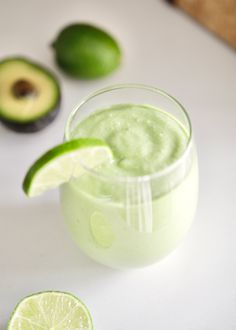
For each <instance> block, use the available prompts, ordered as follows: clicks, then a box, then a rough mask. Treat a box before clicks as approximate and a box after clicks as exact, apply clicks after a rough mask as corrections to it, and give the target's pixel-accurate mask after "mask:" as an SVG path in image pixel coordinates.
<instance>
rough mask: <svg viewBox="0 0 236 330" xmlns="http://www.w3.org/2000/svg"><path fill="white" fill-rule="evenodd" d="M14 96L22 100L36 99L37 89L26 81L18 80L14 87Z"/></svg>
mask: <svg viewBox="0 0 236 330" xmlns="http://www.w3.org/2000/svg"><path fill="white" fill-rule="evenodd" d="M12 93H13V95H14V96H15V97H16V98H18V99H20V98H34V97H36V96H37V95H38V91H37V89H36V87H35V86H34V85H33V84H32V83H31V82H30V81H28V80H26V79H19V80H17V81H16V82H15V83H14V84H13V86H12Z"/></svg>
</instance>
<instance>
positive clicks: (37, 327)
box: [7, 291, 93, 330]
mask: <svg viewBox="0 0 236 330" xmlns="http://www.w3.org/2000/svg"><path fill="white" fill-rule="evenodd" d="M42 298H49V299H51V300H52V299H54V298H56V304H55V306H50V304H49V305H47V299H46V303H45V304H44V306H43V305H42ZM58 298H64V299H67V300H68V302H69V311H68V313H66V315H64V316H63V318H62V317H61V312H63V310H64V308H63V309H61V310H59V307H60V306H59V304H58ZM49 299H48V300H49ZM31 303H32V306H30V310H29V311H28V312H31V313H32V312H36V313H37V315H36V318H37V317H39V321H34V320H33V319H30V318H29V317H28V316H24V315H23V314H24V313H25V314H26V315H27V308H25V307H27V304H29V305H31ZM73 303H74V306H73V307H72V308H71V305H73ZM45 306H46V308H47V310H44V309H42V308H44V307H45ZM35 307H36V309H34V308H35ZM52 307H54V309H52ZM62 307H64V306H62ZM67 307H68V306H67ZM76 307H77V309H82V312H83V313H82V316H83V317H82V316H80V317H79V321H80V323H82V325H81V326H82V327H78V324H76V327H70V328H68V329H71V330H74V329H76V330H93V321H92V317H91V314H90V312H89V310H88V308H87V306H86V305H85V304H84V303H83V302H82V301H81V300H80V299H79V298H77V297H76V296H74V295H72V294H71V293H68V292H62V291H43V292H37V293H34V294H31V295H29V296H26V297H25V298H23V299H22V300H21V301H20V302H19V303H18V304H17V305H16V307H15V309H14V311H13V313H12V315H11V318H10V320H9V322H8V324H7V330H19V327H18V325H17V324H18V321H20V320H22V321H23V322H25V323H26V324H30V326H31V327H30V328H32V329H34V330H41V329H46V328H45V326H42V323H41V322H43V323H44V324H45V323H48V325H49V326H50V327H49V329H54V326H55V329H57V330H63V329H64V328H65V327H64V326H63V323H65V322H66V321H67V320H68V323H69V324H70V325H71V326H73V320H71V319H70V317H71V316H72V315H71V314H72V312H73V311H75V309H76ZM45 312H46V313H45ZM47 312H48V313H47ZM57 312H59V314H60V317H61V320H60V321H59V322H58V324H56V325H55V322H56V320H55V319H56V315H57ZM47 314H48V315H47ZM52 314H53V315H52ZM40 315H41V316H42V318H41V319H40ZM14 323H15V324H14ZM40 323H41V324H40ZM50 323H52V324H50ZM83 323H86V324H85V326H83ZM51 325H53V328H51ZM20 329H21V330H28V329H29V328H28V325H27V326H26V327H21V328H20Z"/></svg>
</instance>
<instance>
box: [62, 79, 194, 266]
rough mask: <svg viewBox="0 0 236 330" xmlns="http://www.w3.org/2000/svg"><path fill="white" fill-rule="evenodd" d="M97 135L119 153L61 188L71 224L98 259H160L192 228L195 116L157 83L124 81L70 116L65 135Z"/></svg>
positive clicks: (134, 262)
mask: <svg viewBox="0 0 236 330" xmlns="http://www.w3.org/2000/svg"><path fill="white" fill-rule="evenodd" d="M80 137H94V138H98V139H100V140H103V141H105V142H106V143H107V144H108V145H109V146H110V149H111V151H112V153H113V159H112V161H110V162H108V163H107V162H106V163H103V164H102V165H99V167H96V168H90V167H89V165H88V164H86V163H83V164H81V166H82V167H83V168H84V174H83V175H81V176H80V177H79V178H76V179H71V180H70V181H69V182H68V183H66V184H64V185H63V186H62V187H61V189H60V196H61V204H62V210H63V213H64V217H65V221H66V225H67V227H68V229H69V231H70V233H71V234H72V237H73V238H74V240H75V241H76V242H77V243H78V245H79V247H80V248H81V250H83V251H84V252H85V253H86V254H87V255H89V256H90V257H91V258H92V259H94V260H96V261H98V262H100V263H102V264H104V265H107V266H110V267H113V268H120V269H124V268H135V267H143V266H147V265H150V264H152V263H155V262H156V261H158V260H160V259H161V258H163V257H164V256H166V255H168V254H169V253H170V252H171V251H173V250H174V249H175V248H176V247H177V245H178V244H179V243H180V242H181V241H182V239H183V238H184V236H185V235H186V233H187V232H188V230H189V228H190V226H191V223H192V221H193V218H194V213H195V209H196V204H197V196H198V166H197V156H196V151H195V147H194V142H193V136H192V128H191V123H190V119H189V116H188V114H187V112H186V111H185V109H184V108H183V106H182V105H181V104H180V103H179V102H178V101H177V100H176V99H174V98H173V97H172V96H170V95H169V94H167V93H165V92H163V91H162V90H159V89H157V88H154V87H149V86H143V85H134V84H127V85H116V86H112V87H108V88H105V89H102V90H99V91H97V92H95V93H94V94H92V95H90V96H89V97H88V98H87V99H85V100H83V101H82V102H81V103H80V104H79V105H78V107H77V108H76V109H75V110H74V111H73V112H72V114H71V115H70V117H69V119H68V122H67V125H66V129H65V140H67V141H68V140H72V139H75V138H80Z"/></svg>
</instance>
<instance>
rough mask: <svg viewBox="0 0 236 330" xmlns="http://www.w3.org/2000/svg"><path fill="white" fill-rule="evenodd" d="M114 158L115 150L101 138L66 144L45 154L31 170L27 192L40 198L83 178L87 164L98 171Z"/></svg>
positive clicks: (26, 177) (27, 175) (24, 183)
mask: <svg viewBox="0 0 236 330" xmlns="http://www.w3.org/2000/svg"><path fill="white" fill-rule="evenodd" d="M111 159H112V152H111V149H110V148H109V146H108V145H107V144H106V143H105V142H103V141H101V140H98V139H93V138H81V139H76V140H72V141H69V142H65V143H62V144H60V145H57V146H56V147H54V148H52V149H50V150H49V151H48V152H46V153H45V154H43V155H42V156H41V157H40V158H39V159H38V160H36V162H35V163H34V164H33V165H32V166H31V167H30V169H29V170H28V172H27V173H26V176H25V179H24V182H23V190H24V192H25V193H26V195H27V196H29V197H34V196H37V195H39V194H41V193H43V192H44V191H46V190H49V189H52V188H56V187H58V186H59V185H61V184H62V183H65V182H68V181H69V180H70V179H71V178H72V177H76V178H77V177H79V176H80V175H81V174H83V172H84V168H83V165H85V166H87V167H89V168H94V167H96V166H98V165H100V164H101V163H103V162H106V161H110V160H111ZM82 164H83V165H82Z"/></svg>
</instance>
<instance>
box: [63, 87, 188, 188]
mask: <svg viewBox="0 0 236 330" xmlns="http://www.w3.org/2000/svg"><path fill="white" fill-rule="evenodd" d="M118 89H142V90H147V91H149V92H153V93H156V94H159V95H162V96H164V97H165V98H167V99H169V100H170V101H172V102H173V103H174V104H176V105H177V106H178V108H179V109H180V110H181V111H182V113H183V114H184V116H185V118H186V120H187V123H188V126H189V136H188V141H187V145H186V147H185V149H184V152H183V153H182V154H181V155H180V156H179V157H178V158H177V159H176V160H175V161H174V162H173V163H170V164H169V165H167V166H166V167H164V168H163V169H160V170H158V171H156V172H153V173H150V174H145V175H140V176H126V175H115V176H112V175H106V174H104V173H100V172H99V171H96V170H95V169H93V168H90V167H88V166H86V165H85V164H83V163H82V162H81V163H80V165H81V166H82V168H83V169H84V170H85V171H86V172H90V173H91V174H92V175H94V176H97V177H99V178H103V179H106V180H109V181H116V182H117V181H120V182H128V183H132V182H145V181H150V180H153V179H158V178H160V177H163V176H165V175H167V174H168V173H170V172H172V171H174V170H175V169H176V168H177V167H178V166H179V165H180V164H181V163H182V162H183V161H184V160H185V159H186V158H187V156H188V154H189V152H190V150H191V147H192V141H193V136H192V124H191V120H190V117H189V115H188V113H187V111H186V110H185V108H184V106H183V105H182V104H181V103H180V102H179V101H178V100H177V99H176V98H175V97H173V96H172V95H170V94H169V93H167V92H165V91H164V90H162V89H159V88H157V87H153V86H149V85H145V84H133V83H126V84H115V85H110V86H108V87H104V88H101V89H99V90H97V91H95V92H93V93H90V94H89V95H88V96H87V97H85V98H83V99H82V101H81V102H79V103H78V104H77V105H76V106H75V107H74V109H73V110H72V112H71V113H70V115H69V117H68V119H67V121H66V125H65V129H64V139H65V141H69V140H70V127H71V123H72V122H73V119H74V117H75V116H76V114H77V111H79V109H80V108H81V107H82V106H83V105H84V104H85V103H87V102H88V101H89V100H91V99H92V98H94V97H96V96H99V95H101V94H105V93H106V92H111V91H113V90H118Z"/></svg>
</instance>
